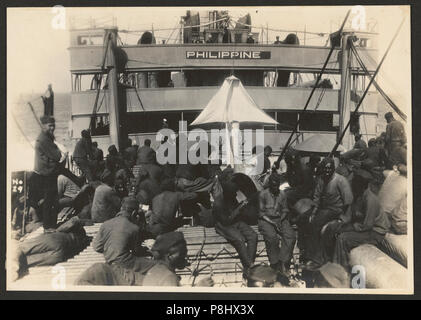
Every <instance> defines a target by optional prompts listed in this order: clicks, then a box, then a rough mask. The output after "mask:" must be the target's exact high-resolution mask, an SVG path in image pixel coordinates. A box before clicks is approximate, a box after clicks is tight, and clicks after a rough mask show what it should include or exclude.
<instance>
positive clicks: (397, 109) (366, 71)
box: [351, 44, 407, 122]
mask: <svg viewBox="0 0 421 320" xmlns="http://www.w3.org/2000/svg"><path fill="white" fill-rule="evenodd" d="M351 50H352V52H353V53H354V55H355V57H356V58H357V61H358V63H359V64H360V66H361V68H363V70H364V72H365V73H366V75H367V77H368V78H369V79H370V80H371V75H370V73H369V71H368V70H367V67H366V66H365V65H364V63H363V61H362V59H361V57H360V56H359V54H358V52H357V49H356V48H355V46H354V45H353V44H351ZM373 85H374V86H375V87H376V89H377V91H379V93H380V94H381V95H382V97H383V98H384V99H385V100H386V102H387V103H388V104H389V105H390V107H392V109H393V110H394V111H395V112H396V113H397V114H398V115H399V116H400V117H401V118H402V119H403V120H404V121H405V122H406V121H407V116H406V114H405V113H404V112H403V111H402V110H401V109H399V107H398V106H397V105H396V104H395V103H394V102H393V101H392V99H390V97H389V96H388V95H387V94H386V93H385V92H384V91H383V89H382V88H381V87H380V86H379V84H378V83H377V82H376V81H375V80H373Z"/></svg>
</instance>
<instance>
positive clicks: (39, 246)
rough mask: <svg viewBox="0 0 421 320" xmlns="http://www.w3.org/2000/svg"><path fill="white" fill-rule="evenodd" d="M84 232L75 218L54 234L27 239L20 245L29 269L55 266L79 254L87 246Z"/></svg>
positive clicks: (61, 226)
mask: <svg viewBox="0 0 421 320" xmlns="http://www.w3.org/2000/svg"><path fill="white" fill-rule="evenodd" d="M87 241H88V239H87V237H86V233H85V230H84V229H83V226H82V224H81V222H80V220H79V219H78V218H77V217H73V218H71V219H70V220H69V221H67V222H65V223H63V224H62V225H60V226H59V227H58V228H57V229H56V232H53V233H44V234H40V235H39V236H37V237H35V238H28V239H26V240H25V241H23V242H22V243H21V244H20V246H19V247H20V249H21V250H22V252H23V253H24V254H25V256H26V260H27V264H28V266H29V267H33V266H47V265H55V264H57V263H59V262H63V261H65V260H66V259H68V258H70V257H72V256H73V255H74V254H76V253H78V252H80V250H82V249H83V248H85V246H86V245H87Z"/></svg>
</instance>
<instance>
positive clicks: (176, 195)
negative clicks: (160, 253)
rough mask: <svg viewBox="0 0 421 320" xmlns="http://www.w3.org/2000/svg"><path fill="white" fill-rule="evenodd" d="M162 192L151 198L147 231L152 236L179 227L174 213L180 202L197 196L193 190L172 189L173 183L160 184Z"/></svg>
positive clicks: (154, 236)
mask: <svg viewBox="0 0 421 320" xmlns="http://www.w3.org/2000/svg"><path fill="white" fill-rule="evenodd" d="M161 189H162V192H161V193H160V194H158V195H157V196H155V197H154V198H153V199H152V207H151V209H152V213H151V215H150V220H149V223H148V231H149V233H150V234H151V235H152V237H153V238H156V237H157V236H158V235H160V234H163V233H167V232H171V231H174V230H176V229H177V228H179V227H180V226H181V225H180V221H178V220H177V219H176V217H175V216H176V213H177V211H178V209H179V206H180V202H181V201H183V200H192V199H195V198H196V197H197V194H196V193H194V192H180V191H175V190H174V184H171V183H166V184H164V185H162V186H161Z"/></svg>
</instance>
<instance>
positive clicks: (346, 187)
mask: <svg viewBox="0 0 421 320" xmlns="http://www.w3.org/2000/svg"><path fill="white" fill-rule="evenodd" d="M320 167H321V170H322V172H321V177H320V179H319V180H318V182H317V184H316V188H315V191H314V196H313V201H314V203H315V206H314V208H313V211H312V213H311V215H310V217H309V221H308V224H307V226H305V227H304V228H305V229H307V230H306V231H305V233H306V234H307V237H306V240H305V257H304V258H305V260H307V263H306V265H305V268H306V269H307V270H315V269H317V268H318V267H320V266H321V265H323V264H324V263H325V262H326V261H325V260H326V252H325V248H324V246H323V243H322V237H321V230H322V228H323V226H325V225H326V224H327V223H329V222H331V221H333V220H346V219H347V217H349V216H350V213H349V212H348V211H349V209H350V205H351V204H352V201H353V199H354V197H353V194H352V191H351V186H350V184H349V182H348V180H347V179H346V178H345V177H343V176H341V175H339V174H337V173H335V163H334V161H333V159H332V158H325V159H323V161H322V162H321V164H320Z"/></svg>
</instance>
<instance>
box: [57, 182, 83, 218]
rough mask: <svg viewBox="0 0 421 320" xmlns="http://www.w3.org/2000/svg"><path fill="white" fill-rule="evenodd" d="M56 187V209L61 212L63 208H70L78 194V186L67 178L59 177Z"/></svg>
mask: <svg viewBox="0 0 421 320" xmlns="http://www.w3.org/2000/svg"><path fill="white" fill-rule="evenodd" d="M57 187H58V199H59V200H58V209H59V210H61V209H63V208H65V207H72V206H73V200H74V198H75V197H76V196H77V195H78V193H79V192H80V188H79V186H77V185H76V183H74V182H73V181H72V180H70V179H69V178H67V177H65V176H63V175H59V176H58V178H57Z"/></svg>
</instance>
